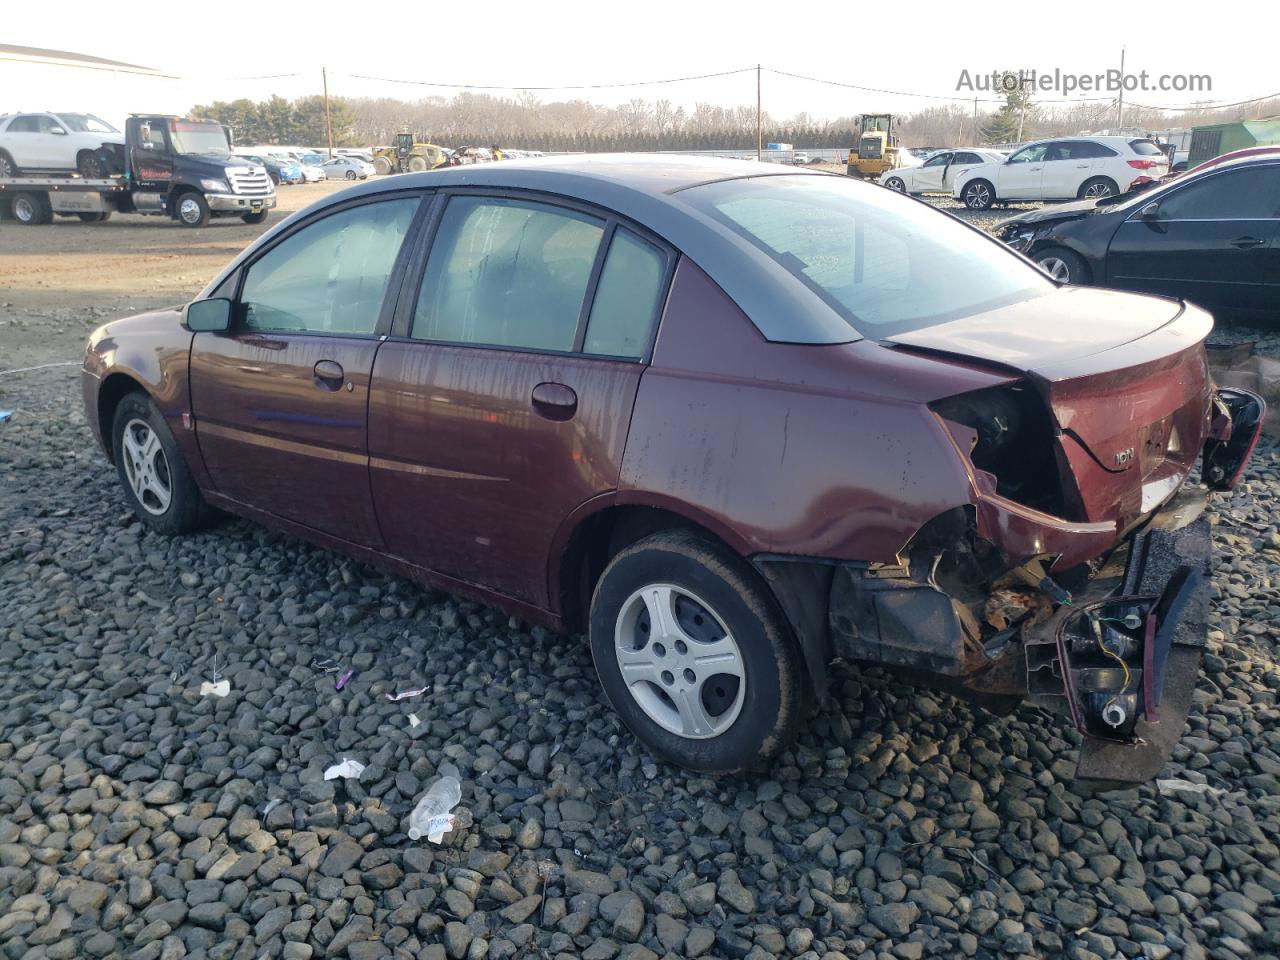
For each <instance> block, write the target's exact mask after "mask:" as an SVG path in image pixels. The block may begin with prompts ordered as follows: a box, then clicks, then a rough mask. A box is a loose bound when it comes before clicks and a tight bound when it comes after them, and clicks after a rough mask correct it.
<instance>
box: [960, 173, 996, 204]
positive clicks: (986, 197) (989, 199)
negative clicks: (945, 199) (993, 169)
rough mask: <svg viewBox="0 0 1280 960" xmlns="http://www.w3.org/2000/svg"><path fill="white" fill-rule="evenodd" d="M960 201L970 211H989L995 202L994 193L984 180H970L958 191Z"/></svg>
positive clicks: (992, 188)
mask: <svg viewBox="0 0 1280 960" xmlns="http://www.w3.org/2000/svg"><path fill="white" fill-rule="evenodd" d="M960 199H961V200H963V201H964V205H965V206H966V207H968V208H969V209H970V210H990V209H991V205H992V204H993V203H995V202H996V191H995V188H994V187H992V186H991V184H989V183H988V182H987V181H986V180H971V181H970V182H969V183H967V184H965V187H964V189H963V190H962V191H960Z"/></svg>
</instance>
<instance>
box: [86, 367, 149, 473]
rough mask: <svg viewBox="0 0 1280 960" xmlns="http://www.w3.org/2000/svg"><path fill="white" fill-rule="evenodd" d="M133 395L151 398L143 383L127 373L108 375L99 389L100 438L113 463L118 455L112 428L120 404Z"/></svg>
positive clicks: (108, 457)
mask: <svg viewBox="0 0 1280 960" xmlns="http://www.w3.org/2000/svg"><path fill="white" fill-rule="evenodd" d="M131 393H141V394H143V395H144V396H150V394H148V393H147V388H146V387H145V386H143V385H142V382H141V381H140V380H137V379H135V378H134V377H132V376H130V375H129V374H127V373H111V374H108V375H107V376H106V378H105V379H103V381H102V384H101V385H100V386H99V387H98V404H97V407H98V409H97V416H98V430H99V436H100V437H101V438H102V449H103V450H105V451H106V454H107V459H108V460H110V461H111V462H112V463H115V462H116V455H115V450H114V449H113V443H114V437H113V436H112V431H111V426H112V424H113V423H114V422H115V417H116V410H117V409H118V408H119V406H120V402H121V401H122V400H124V398H125V397H127V396H128V395H129V394H131Z"/></svg>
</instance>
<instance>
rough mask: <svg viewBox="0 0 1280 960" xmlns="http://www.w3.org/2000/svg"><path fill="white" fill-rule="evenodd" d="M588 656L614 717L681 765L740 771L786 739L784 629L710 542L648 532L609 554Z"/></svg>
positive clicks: (793, 671)
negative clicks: (609, 558) (617, 551)
mask: <svg viewBox="0 0 1280 960" xmlns="http://www.w3.org/2000/svg"><path fill="white" fill-rule="evenodd" d="M591 653H592V657H593V659H594V660H595V664H596V671H597V672H598V673H599V675H600V681H601V684H602V686H603V687H604V690H605V693H606V695H607V696H608V698H609V701H610V703H612V704H613V706H614V709H615V710H617V712H618V714H619V715H620V716H621V717H622V719H623V721H624V722H625V723H626V724H627V726H628V727H630V729H631V730H632V732H633V733H635V735H636V736H637V737H639V738H640V739H641V740H642V741H643V742H644V743H645V744H646V745H647V746H648V747H649V748H650V749H651V750H653V751H654V753H656V754H658V755H659V756H661V757H663V758H664V759H666V760H669V761H671V762H673V763H676V764H679V765H680V766H683V767H687V768H689V769H693V770H700V771H704V772H708V773H729V772H732V771H738V770H745V769H748V768H750V767H753V766H756V765H757V764H759V763H761V762H764V761H768V760H771V759H772V758H773V757H775V756H776V755H777V754H778V753H779V752H780V751H781V750H783V749H784V748H785V747H786V746H787V745H788V744H789V743H790V742H791V740H792V738H793V737H794V735H795V732H796V729H797V726H798V724H799V719H800V697H801V693H802V689H803V674H802V669H801V661H800V655H799V651H798V649H797V648H796V644H795V642H794V640H793V638H792V636H791V631H790V629H789V628H788V626H787V624H786V622H785V620H784V619H783V618H782V615H781V613H780V611H779V610H778V608H777V604H776V602H775V601H774V600H773V597H772V596H771V595H770V594H769V593H768V591H767V589H766V588H765V587H764V585H763V584H762V583H761V582H760V581H759V578H758V576H757V575H756V574H755V572H754V571H753V570H751V568H750V567H748V566H747V565H746V564H745V563H744V562H743V561H742V560H740V559H739V558H738V557H736V556H734V555H733V554H732V553H730V552H729V551H728V550H727V549H726V548H724V547H723V546H721V545H720V544H718V543H716V542H715V541H713V540H711V539H710V538H707V537H704V536H700V535H698V534H696V533H692V532H689V531H669V532H664V533H657V534H654V535H652V536H650V537H646V538H645V539H643V540H640V541H639V542H637V543H635V544H633V545H631V546H630V547H627V548H626V549H624V550H622V551H621V552H620V553H619V554H618V555H617V556H616V557H614V558H613V560H612V561H611V562H610V563H609V565H608V567H607V568H606V569H605V571H604V573H603V574H602V575H601V577H600V581H599V583H598V584H597V586H596V591H595V596H594V597H593V599H592V604H591Z"/></svg>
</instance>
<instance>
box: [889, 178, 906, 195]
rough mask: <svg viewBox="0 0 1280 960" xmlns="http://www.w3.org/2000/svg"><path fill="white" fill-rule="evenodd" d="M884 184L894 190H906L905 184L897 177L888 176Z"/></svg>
mask: <svg viewBox="0 0 1280 960" xmlns="http://www.w3.org/2000/svg"><path fill="white" fill-rule="evenodd" d="M884 185H885V186H886V187H888V188H889V189H890V190H896V191H897V192H898V193H906V192H907V185H906V184H905V183H903V182H902V180H901V178H899V177H890V178H889V179H888V180H886V181H885V182H884Z"/></svg>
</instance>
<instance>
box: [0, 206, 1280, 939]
mask: <svg viewBox="0 0 1280 960" xmlns="http://www.w3.org/2000/svg"><path fill="white" fill-rule="evenodd" d="M327 189H330V188H328V187H325V186H323V185H318V186H316V187H314V188H311V187H307V188H302V187H295V188H290V189H289V190H286V191H283V197H284V201H285V204H286V205H287V206H297V205H300V204H302V203H304V202H308V201H309V200H310V199H312V198H314V197H315V196H318V195H319V194H320V193H321V192H323V191H325V190H327ZM965 215H966V216H967V214H965ZM1003 215H1004V213H1003V212H1001V213H1000V214H999V215H997V216H994V217H991V216H988V218H987V219H986V220H985V221H984V222H983V225H984V226H985V225H989V223H988V221H994V220H995V219H999V218H1000V217H1002V216H1003ZM273 219H274V218H273ZM260 229H262V228H248V227H245V226H243V225H240V224H235V225H216V226H214V227H212V228H210V229H209V230H206V231H203V232H201V233H191V232H187V231H185V230H182V229H181V228H178V227H173V226H169V225H167V224H163V223H160V222H157V221H140V220H135V219H133V218H118V219H117V220H113V221H111V223H110V224H107V225H102V226H97V227H95V226H85V225H81V224H79V223H74V224H73V223H60V224H58V225H57V226H54V227H49V228H43V229H42V230H40V231H27V230H18V229H14V228H12V227H5V228H3V229H2V230H0V368H10V367H15V366H28V365H34V364H40V363H54V362H58V361H66V360H75V359H76V358H77V356H78V354H79V351H80V349H81V345H82V341H83V337H84V335H85V333H86V332H87V331H88V329H89V328H91V327H92V326H94V325H95V324H97V323H99V322H101V320H102V319H103V318H106V317H110V316H115V315H119V314H123V313H126V312H133V311H136V310H139V309H142V308H145V307H149V306H156V305H162V304H166V303H172V302H177V301H180V300H183V299H186V298H189V297H190V296H191V295H192V294H193V293H195V292H196V291H197V290H198V289H199V287H200V286H201V285H202V284H203V282H204V281H205V280H206V279H207V278H208V277H210V276H212V275H213V273H214V272H216V270H217V269H218V268H219V267H220V266H221V265H222V263H223V262H225V260H226V259H227V258H228V257H229V256H230V255H231V252H232V251H234V249H236V248H237V247H238V246H240V245H242V244H243V243H245V242H246V241H247V240H248V239H249V238H250V237H252V236H254V235H256V233H257V232H258V231H259V230H260ZM54 254H57V259H56V260H50V259H48V258H49V257H50V256H51V255H54ZM1264 333H1265V331H1256V330H1248V329H1245V328H1241V327H1238V326H1226V327H1224V328H1222V329H1221V330H1220V331H1219V333H1218V334H1217V336H1219V337H1221V338H1224V339H1246V338H1248V339H1253V338H1256V337H1258V336H1260V335H1263V334H1264ZM1269 336H1270V338H1271V339H1269V340H1268V341H1267V343H1266V349H1268V350H1271V351H1272V352H1275V353H1277V354H1280V343H1278V342H1277V340H1276V339H1275V332H1274V331H1272V332H1271V333H1270V334H1269ZM0 408H2V409H12V410H13V411H14V415H13V418H12V420H11V421H10V422H8V423H6V424H0V584H2V585H3V587H2V589H3V593H0V952H3V955H4V956H5V957H9V958H14V960H16V958H22V957H28V958H39V957H51V958H71V957H86V956H88V957H104V956H129V957H139V958H157V957H163V958H170V960H172V958H178V957H183V956H188V957H244V958H250V957H259V956H272V957H276V956H282V957H285V958H290V960H304V958H307V957H342V956H347V957H352V958H371V957H382V956H397V957H422V958H431V960H436V958H443V957H452V958H463V957H467V958H472V960H479V958H483V957H494V958H503V957H528V958H535V957H536V958H551V957H584V958H587V960H610V958H612V957H614V956H621V957H626V958H635V960H641V958H652V957H655V956H663V955H666V956H673V957H681V956H688V957H693V956H708V957H711V956H715V957H751V958H753V960H755V958H765V957H774V956H793V957H805V958H826V960H840V958H844V957H848V958H863V957H865V958H900V960H916V958H919V957H922V956H937V957H966V956H968V957H975V956H976V957H1023V956H1025V957H1057V956H1067V957H1070V958H1074V960H1091V958H1110V957H1115V956H1126V957H1144V958H1149V960H1161V958H1165V957H1184V958H1188V960H1192V958H1200V957H1206V956H1212V957H1217V958H1224V960H1226V958H1235V957H1251V956H1253V957H1270V956H1277V955H1280V904H1278V902H1277V899H1276V897H1277V895H1278V894H1280V848H1278V847H1277V843H1278V841H1280V723H1278V720H1280V712H1278V711H1277V705H1276V697H1277V691H1278V690H1280V670H1278V669H1277V666H1278V664H1280V529H1278V527H1277V518H1276V513H1275V502H1274V498H1275V495H1276V493H1277V491H1278V490H1280V450H1278V449H1277V446H1276V445H1275V444H1274V443H1270V442H1267V443H1265V444H1264V445H1263V447H1262V448H1261V449H1260V450H1259V452H1258V454H1257V455H1256V457H1255V460H1254V464H1253V466H1252V468H1251V469H1250V471H1249V474H1248V477H1247V479H1246V481H1245V482H1244V483H1243V484H1242V486H1241V487H1240V488H1239V490H1238V491H1236V492H1235V493H1234V494H1233V495H1232V496H1230V497H1227V498H1224V499H1222V500H1220V502H1219V504H1218V507H1217V512H1216V515H1215V527H1214V529H1215V535H1214V536H1215V545H1216V553H1217V568H1216V574H1215V581H1214V592H1215V600H1214V615H1215V620H1214V624H1213V626H1214V627H1215V630H1214V632H1213V634H1212V636H1211V639H1210V643H1209V651H1210V652H1209V656H1208V659H1207V667H1206V672H1205V674H1204V676H1203V678H1202V681H1201V684H1200V689H1199V692H1198V695H1197V702H1196V707H1195V710H1194V714H1193V717H1192V720H1191V723H1190V726H1189V728H1188V730H1187V733H1186V735H1185V736H1184V737H1183V739H1182V742H1181V744H1180V746H1179V747H1178V749H1177V752H1176V754H1175V757H1174V760H1173V762H1172V763H1171V764H1170V765H1169V766H1168V767H1167V768H1166V770H1165V772H1164V774H1163V776H1164V777H1165V778H1167V779H1168V780H1170V781H1172V782H1173V783H1172V785H1168V784H1167V785H1166V786H1165V787H1164V788H1163V789H1158V788H1157V787H1156V786H1154V785H1151V786H1144V787H1141V788H1139V789H1135V790H1131V791H1128V792H1122V793H1112V794H1107V795H1101V796H1089V795H1083V794H1079V793H1076V792H1075V791H1073V789H1072V788H1071V787H1070V785H1069V784H1068V782H1067V777H1068V775H1069V774H1070V771H1071V769H1072V766H1073V749H1074V745H1075V737H1074V735H1073V734H1069V733H1068V732H1066V731H1065V730H1064V729H1063V728H1062V726H1061V725H1060V724H1059V723H1057V722H1056V721H1052V720H1050V719H1049V718H1048V717H1047V716H1045V715H1043V714H1041V713H1039V712H1037V711H1036V710H1033V709H1030V708H1027V709H1024V710H1022V711H1020V712H1019V713H1017V714H1015V715H1013V716H1011V717H1007V718H994V717H992V716H989V715H987V714H984V713H982V712H979V711H976V710H974V709H972V708H970V707H969V706H967V705H966V704H964V703H962V702H960V701H957V700H954V699H951V698H949V697H947V696H945V695H940V694H934V693H930V692H926V691H922V690H920V689H917V688H914V687H912V686H909V685H907V684H905V683H903V682H900V681H899V680H897V679H895V678H894V677H892V676H891V675H889V674H887V673H884V672H882V671H879V670H871V669H856V668H853V667H841V668H839V669H838V671H837V674H836V679H835V685H834V690H833V693H834V697H833V702H832V703H831V704H830V705H829V706H827V707H826V708H824V709H822V710H821V711H819V712H818V713H817V714H816V715H815V717H814V718H813V719H812V720H811V722H810V723H809V725H808V728H807V730H806V732H805V734H804V735H803V736H802V738H801V740H800V744H799V746H798V747H797V748H796V749H795V750H794V751H792V752H791V753H789V754H787V755H785V756H784V757H783V759H782V761H781V762H780V763H779V764H778V766H777V767H776V768H775V769H774V770H772V771H771V772H770V773H769V774H768V775H764V776H760V777H754V778H746V779H730V780H709V779H703V778H698V777H694V776H690V775H688V774H685V773H683V772H682V771H679V770H676V769H672V768H670V767H667V766H665V765H663V764H659V763H655V761H654V760H653V759H652V758H651V757H649V756H648V755H647V754H646V753H645V752H644V751H643V750H641V749H640V748H638V747H637V745H636V743H635V742H634V741H633V740H632V738H631V737H630V736H629V735H628V734H627V733H626V732H625V731H624V730H623V729H622V728H621V726H620V724H619V722H618V721H617V719H616V718H615V717H614V715H613V714H612V712H611V711H610V710H609V709H608V707H607V706H606V704H605V703H604V701H603V698H602V696H601V694H600V692H599V690H598V687H597V685H596V682H595V680H594V677H593V673H592V668H591V664H590V659H589V655H588V652H587V648H586V645H585V643H584V642H583V640H582V638H580V637H563V636H556V635H551V634H548V633H546V632H545V631H542V630H540V629H530V628H529V627H527V626H526V625H524V624H523V623H520V622H518V621H516V620H512V619H508V618H507V617H506V616H504V615H501V614H499V613H497V612H496V611H494V610H492V609H488V608H485V607H481V606H477V605H473V604H467V603H461V602H459V601H456V600H454V599H452V598H450V597H447V596H445V595H442V594H432V593H427V592H424V591H423V590H421V589H419V588H418V587H416V586H415V585H413V584H411V583H408V582H405V581H401V580H396V579H393V578H389V577H386V576H383V575H381V574H379V573H376V572H374V571H372V570H370V569H369V568H366V567H364V566H361V565H359V564H357V563H353V562H351V561H349V560H346V559H344V558H342V557H339V556H336V555H333V554H330V553H326V552H323V551H319V550H316V549H313V548H311V547H309V546H306V545H304V544H301V543H299V542H297V541H294V540H291V539H289V538H287V537H283V536H280V535H278V534H274V533H268V532H266V531H264V530H262V529H260V528H257V527H254V526H252V525H250V524H248V523H244V522H241V521H230V520H229V521H227V522H225V523H223V524H222V525H220V526H219V527H217V528H216V529H214V530H212V531H210V532H208V533H205V534H203V535H201V536H198V537H195V538H192V539H187V540H177V541H175V540H165V539H163V538H160V537H157V536H154V535H152V534H150V533H145V532H143V530H142V529H141V527H140V526H139V525H138V524H137V523H136V522H134V520H133V518H132V515H131V514H130V513H129V512H128V511H127V509H126V508H125V505H124V501H123V499H122V498H121V496H120V495H119V494H118V493H117V490H116V486H115V483H116V481H115V477H114V473H113V471H112V470H111V469H110V467H109V466H108V465H107V464H106V463H105V461H104V460H103V458H102V456H101V455H100V453H99V451H98V450H97V449H96V448H94V447H93V446H92V444H91V442H90V439H89V434H88V431H87V428H86V426H85V423H84V419H83V416H82V414H81V412H80V402H79V398H78V387H77V374H76V372H75V370H74V368H70V367H55V368H50V369H45V370H39V371H33V372H30V373H24V374H10V375H4V376H0ZM317 658H329V659H331V660H333V661H336V662H338V663H340V664H342V665H343V666H344V667H347V666H350V667H354V668H355V670H356V671H357V672H356V674H355V676H354V678H353V679H352V680H351V681H350V682H349V683H348V684H347V685H346V687H345V688H344V689H343V690H341V691H340V692H339V691H335V689H334V679H335V677H336V676H337V674H335V673H330V672H326V671H325V669H324V664H323V663H322V662H317ZM215 670H219V671H220V673H221V675H222V677H223V678H225V679H227V680H229V682H230V684H231V693H230V695H229V696H228V697H226V698H225V699H216V698H209V697H201V696H199V688H200V684H201V683H202V682H204V681H211V680H213V679H214V674H215ZM421 686H429V687H430V690H429V692H428V693H426V694H424V695H422V696H419V697H416V698H409V699H405V700H402V701H400V702H394V703H393V702H390V701H388V700H387V699H386V696H385V695H386V694H387V693H389V692H394V691H398V690H403V689H405V688H411V687H421ZM411 715H412V716H413V717H416V719H417V720H418V721H420V722H419V723H418V725H416V726H414V725H412V723H411ZM344 757H349V758H352V759H355V760H358V761H360V762H362V763H364V764H366V765H367V766H366V769H365V771H364V774H363V776H362V777H361V779H360V780H359V781H355V780H334V781H325V780H324V779H323V771H324V770H325V768H326V767H328V766H329V765H331V764H334V763H337V762H338V761H339V760H341V759H342V758H344ZM446 762H449V763H452V764H454V765H456V766H457V767H458V769H459V770H460V771H461V773H462V779H463V792H462V804H461V807H460V809H459V822H458V826H457V829H455V830H454V831H452V832H451V833H449V834H447V835H446V837H445V841H444V843H443V844H441V845H439V846H433V845H430V844H428V843H426V841H425V840H424V841H422V842H418V843H411V842H409V841H408V840H407V837H406V833H405V829H406V820H407V815H408V812H409V811H410V809H411V808H412V807H413V805H414V803H415V802H416V799H417V798H418V797H419V796H420V795H421V794H422V792H423V791H424V790H425V789H426V788H427V787H429V786H430V784H431V783H432V782H433V780H434V778H435V777H436V776H437V772H438V770H439V769H440V767H441V765H442V764H444V763H446Z"/></svg>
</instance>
